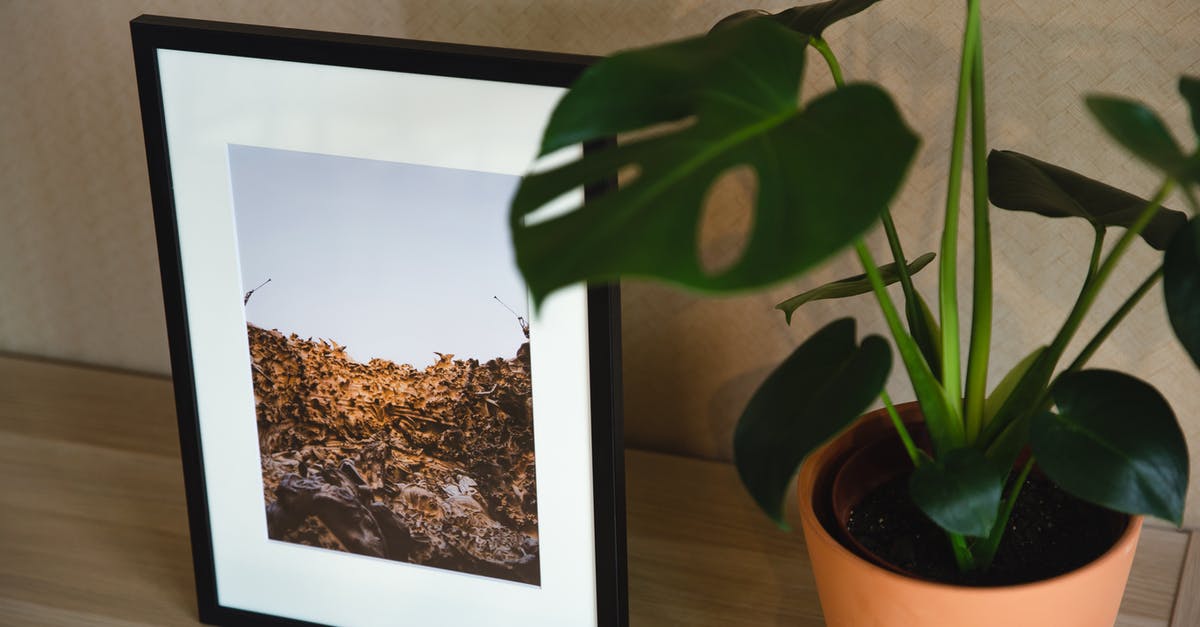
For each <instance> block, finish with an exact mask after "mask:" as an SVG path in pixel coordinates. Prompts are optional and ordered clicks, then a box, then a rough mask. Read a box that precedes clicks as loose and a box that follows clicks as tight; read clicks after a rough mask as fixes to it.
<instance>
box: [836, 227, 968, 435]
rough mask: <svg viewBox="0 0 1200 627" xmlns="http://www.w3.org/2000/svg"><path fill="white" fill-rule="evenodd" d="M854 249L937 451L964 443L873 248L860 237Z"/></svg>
mask: <svg viewBox="0 0 1200 627" xmlns="http://www.w3.org/2000/svg"><path fill="white" fill-rule="evenodd" d="M854 250H855V252H856V253H857V254H858V259H859V261H860V262H861V263H862V266H863V271H864V272H866V273H867V279H868V280H869V281H870V283H871V291H873V292H874V293H875V298H876V300H878V301H879V308H880V310H882V311H883V317H884V319H885V320H886V321H887V324H888V330H889V331H891V333H892V338H893V339H894V340H895V342H896V348H897V349H898V350H899V351H900V358H901V359H902V360H903V361H904V368H905V370H907V371H908V378H909V380H910V381H911V382H912V385H913V391H915V392H916V394H917V400H918V401H920V403H921V412H922V413H923V414H924V415H925V424H926V425H927V426H928V427H929V434H930V436H931V437H932V439H933V443H934V449H935V451H946V450H950V449H953V448H956V447H958V446H962V444H963V433H962V423H961V422H959V421H956V420H954V419H953V416H952V415H951V414H950V409H949V408H948V407H947V406H946V403H945V399H944V397H943V396H942V391H941V389H940V388H939V387H938V384H937V380H936V379H934V377H933V372H932V371H931V370H930V369H929V363H928V362H926V361H925V358H924V357H922V356H921V350H920V348H918V347H917V343H916V341H915V340H913V337H912V335H910V334H909V333H908V331H906V330H905V329H904V326H903V325H902V324H901V322H900V315H899V314H898V313H896V305H895V304H894V303H893V302H892V297H891V295H890V294H888V291H887V286H885V285H884V283H883V277H882V276H881V275H880V274H879V267H878V266H876V265H875V259H874V257H873V256H872V255H871V251H870V249H868V248H867V245H866V243H865V242H863V240H862V239H861V238H860V239H857V240H855V241H854Z"/></svg>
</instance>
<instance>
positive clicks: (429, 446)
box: [247, 325, 540, 584]
mask: <svg viewBox="0 0 1200 627" xmlns="http://www.w3.org/2000/svg"><path fill="white" fill-rule="evenodd" d="M247 331H248V334H249V339H250V354H251V361H252V370H253V378H254V392H255V399H256V403H257V416H258V437H259V450H260V455H261V459H262V469H263V497H264V499H265V502H266V513H267V526H268V533H269V535H270V537H271V538H272V539H275V540H282V541H285V542H295V543H299V544H305V545H309V546H315V547H322V548H326V549H334V550H339V551H348V552H352V553H358V554H361V555H368V556H372V557H380V558H386V559H392V560H398V561H403V562H409V563H414V564H422V565H427V566H433V567H438V568H446V569H452V570H457V571H462V572H467V573H473V574H477V575H484V576H488V577H497V578H502V579H508V580H513V581H519V582H524V583H530V584H538V583H540V571H539V566H538V531H537V520H538V518H537V494H536V491H535V486H536V481H535V478H536V477H535V470H534V449H533V405H532V395H531V389H530V378H529V345H528V343H525V344H523V345H521V346H520V348H519V349H518V350H517V351H515V352H516V355H515V356H514V357H513V358H496V359H492V360H490V361H488V362H486V363H480V362H479V361H478V360H475V359H467V360H456V359H454V356H453V355H448V354H447V355H440V354H439V360H438V361H437V362H436V363H434V364H433V365H430V366H429V367H427V368H425V369H423V370H419V369H417V368H414V367H413V366H410V365H407V364H396V363H393V362H391V361H386V360H382V359H372V360H371V361H369V362H367V363H359V362H356V361H354V360H353V359H351V358H350V357H349V356H348V355H347V354H346V351H345V349H344V347H342V346H339V345H337V344H336V343H334V342H332V341H329V340H316V341H313V340H311V339H303V338H299V337H297V336H296V335H294V334H293V335H291V336H287V335H284V334H283V333H280V332H279V331H268V330H265V329H260V328H258V327H255V326H253V325H248V329H247Z"/></svg>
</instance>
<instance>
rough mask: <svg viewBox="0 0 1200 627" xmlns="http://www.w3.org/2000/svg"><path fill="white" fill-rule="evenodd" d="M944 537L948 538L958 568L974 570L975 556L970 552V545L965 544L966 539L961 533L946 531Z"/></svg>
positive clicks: (968, 570)
mask: <svg viewBox="0 0 1200 627" xmlns="http://www.w3.org/2000/svg"><path fill="white" fill-rule="evenodd" d="M946 537H947V538H950V548H952V549H954V561H955V562H958V570H960V571H962V572H964V573H965V572H970V571H972V570H975V556H974V555H972V554H971V547H969V546H967V539H966V538H965V537H963V535H962V534H958V533H951V532H949V531H947V532H946Z"/></svg>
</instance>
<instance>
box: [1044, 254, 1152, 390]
mask: <svg viewBox="0 0 1200 627" xmlns="http://www.w3.org/2000/svg"><path fill="white" fill-rule="evenodd" d="M1162 275H1163V269H1162V266H1159V267H1158V269H1156V270H1155V271H1154V272H1152V273H1150V276H1148V277H1146V280H1144V281H1142V283H1141V285H1138V287H1137V289H1136V290H1134V292H1133V294H1132V295H1130V296H1129V298H1127V299H1126V300H1125V302H1124V303H1121V306H1120V307H1119V308H1117V311H1116V312H1114V313H1113V315H1112V317H1111V318H1109V319H1108V322H1106V323H1104V326H1103V327H1101V328H1100V331H1098V332H1097V333H1096V336H1095V337H1093V338H1092V340H1091V341H1090V342H1088V343H1087V346H1085V347H1083V350H1082V351H1080V352H1079V356H1078V357H1076V358H1075V361H1073V362H1071V365H1070V366H1067V372H1074V371H1076V370H1079V369H1081V368H1083V366H1084V364H1086V363H1087V362H1088V360H1089V359H1091V358H1092V355H1094V354H1095V353H1096V350H1097V349H1099V348H1100V345H1101V344H1103V343H1104V341H1105V340H1107V339H1108V336H1109V335H1112V332H1113V329H1115V328H1117V326H1118V325H1120V324H1121V322H1122V321H1123V320H1125V316H1128V315H1129V312H1131V311H1133V308H1134V307H1136V306H1137V304H1138V303H1139V302H1141V300H1142V297H1144V296H1145V295H1146V293H1147V292H1149V291H1150V289H1151V288H1152V287H1154V285H1155V284H1156V283H1158V281H1159V279H1161V278H1162Z"/></svg>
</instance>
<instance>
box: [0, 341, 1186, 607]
mask: <svg viewBox="0 0 1200 627" xmlns="http://www.w3.org/2000/svg"><path fill="white" fill-rule="evenodd" d="M626 469H627V480H628V488H627V489H628V506H627V507H628V512H629V521H628V526H629V599H630V614H631V621H630V622H631V624H632V625H634V626H635V627H637V626H648V625H655V626H657V625H687V626H706V625H712V626H722V627H725V626H730V625H791V626H799V627H806V626H810V625H811V626H817V625H822V624H823V621H822V619H821V609H820V605H819V604H818V603H817V598H816V592H815V590H814V588H813V580H812V573H811V571H810V569H809V567H808V563H807V559H808V557H807V553H806V552H805V549H804V543H803V541H802V539H801V537H800V535H799V534H798V533H795V534H788V533H783V532H780V531H778V530H776V529H775V528H774V526H773V525H772V524H771V523H770V522H768V521H767V520H766V519H765V517H763V516H762V515H761V514H759V513H758V512H757V511H756V510H755V509H754V507H753V505H752V504H751V502H750V500H749V498H748V497H747V496H745V494H744V493H743V492H742V490H741V488H740V486H739V485H738V482H737V478H736V475H735V473H734V470H733V468H732V467H731V466H729V465H728V464H725V463H721V462H710V461H701V460H694V459H689V458H683V457H675V456H670V455H662V454H658V453H651V452H646V451H638V450H630V451H628V452H627V453H626ZM0 477H2V479H0V480H2V481H3V483H0V624H3V625H22V626H26V625H28V626H34V625H154V626H161V625H196V624H198V622H197V621H196V618H195V616H196V602H195V597H194V590H193V579H192V563H191V551H190V547H189V543H188V532H187V519H186V512H185V509H184V492H183V478H182V470H181V467H180V463H179V449H178V442H177V439H176V424H175V412H174V405H173V400H172V394H171V385H170V382H169V381H168V380H167V379H164V378H159V377H150V376H143V375H135V374H125V373H117V372H111V371H106V370H100V369H91V368H84V367H78V366H70V365H63V364H56V363H48V362H43V361H33V360H26V359H20V358H14V357H3V356H0ZM1185 557H1186V560H1185ZM1185 561H1186V565H1185ZM1181 577H1183V579H1184V582H1183V584H1182V585H1180V584H1179V582H1180V578H1181ZM1177 588H1178V589H1181V590H1185V591H1189V592H1190V593H1191V594H1188V593H1185V594H1182V595H1179V598H1178V599H1177V598H1176V590H1177ZM1194 594H1200V541H1192V542H1191V546H1190V547H1189V534H1187V533H1184V532H1180V531H1175V530H1170V529H1162V528H1157V527H1148V528H1146V530H1145V531H1144V532H1143V534H1142V540H1141V544H1140V545H1139V546H1138V553H1137V558H1136V560H1135V561H1134V565H1133V574H1132V575H1131V577H1130V581H1129V586H1128V588H1127V589H1126V593H1125V598H1124V601H1123V603H1122V606H1121V617H1120V619H1119V620H1118V621H1117V624H1118V625H1121V626H1130V627H1134V626H1137V627H1149V626H1166V625H1171V626H1173V627H1174V626H1179V627H1182V626H1185V625H1186V626H1188V627H1195V626H1196V625H1200V613H1197V612H1198V611H1200V608H1198V606H1197V604H1194V603H1193V600H1192V596H1193V595H1194ZM1173 613H1174V617H1175V618H1174V620H1172V614H1173Z"/></svg>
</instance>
